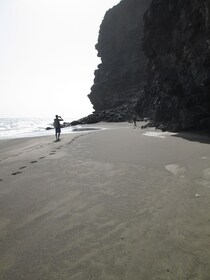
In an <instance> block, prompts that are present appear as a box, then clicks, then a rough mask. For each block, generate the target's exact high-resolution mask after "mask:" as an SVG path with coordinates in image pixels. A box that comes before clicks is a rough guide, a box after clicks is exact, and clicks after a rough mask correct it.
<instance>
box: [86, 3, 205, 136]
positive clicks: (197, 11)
mask: <svg viewBox="0 0 210 280" xmlns="http://www.w3.org/2000/svg"><path fill="white" fill-rule="evenodd" d="M96 49H97V50H98V56H99V57H101V60H102V63H101V64H100V65H99V66H98V69H97V70H96V71H95V80H94V85H93V86H92V88H91V93H90V94H89V98H90V101H91V103H92V104H93V107H94V109H95V112H94V113H93V115H91V116H89V117H88V118H86V119H84V120H83V121H84V122H97V121H101V120H104V121H125V120H129V119H130V118H131V117H132V115H133V114H134V112H135V111H136V112H137V113H138V116H139V117H149V118H150V119H151V120H152V123H153V124H154V125H156V126H158V127H159V128H162V129H167V130H173V131H176V130H187V129H206V128H208V129H209V127H210V0H176V1H174V0H153V1H152V0H122V1H121V2H120V3H119V4H118V5H116V6H115V7H113V8H112V9H110V10H109V11H108V12H107V13H106V15H105V17H104V20H103V22H102V24H101V27H100V32H99V38H98V44H97V45H96Z"/></svg>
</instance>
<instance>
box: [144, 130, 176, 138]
mask: <svg viewBox="0 0 210 280" xmlns="http://www.w3.org/2000/svg"><path fill="white" fill-rule="evenodd" d="M143 135H145V136H151V137H158V138H166V137H167V136H170V135H176V133H172V132H167V131H166V132H162V131H146V132H145V133H143Z"/></svg>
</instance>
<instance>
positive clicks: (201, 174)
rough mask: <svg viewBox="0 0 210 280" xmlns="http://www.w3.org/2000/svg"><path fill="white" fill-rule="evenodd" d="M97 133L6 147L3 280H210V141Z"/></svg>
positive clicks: (0, 147) (2, 163)
mask: <svg viewBox="0 0 210 280" xmlns="http://www.w3.org/2000/svg"><path fill="white" fill-rule="evenodd" d="M91 126H92V125H88V127H91ZM94 126H95V125H94ZM97 127H101V128H102V127H103V128H105V129H101V130H97V131H94V130H93V131H87V132H77V133H70V134H61V141H59V142H54V135H52V136H43V137H39V138H37V137H35V138H31V139H28V138H23V139H11V140H9V141H5V143H3V142H2V141H0V153H1V159H0V246H1V250H0V279H1V280H14V279H22V280H28V279H31V280H36V279H45V280H48V279H49V280H51V279H62V280H69V279H72V280H73V279H75V280H84V279H90V278H91V279H97V280H105V279H106V280H113V279H123V280H127V279H132V280H139V279H153V278H154V279H156V278H157V279H170V280H171V279H177V278H179V279H189V278H190V277H191V276H192V275H193V277H194V278H193V279H199V280H204V279H207V278H208V277H209V275H210V265H209V264H210V253H209V250H208V247H209V244H210V237H209V231H210V223H209V211H210V151H209V142H208V143H207V142H205V141H206V140H205V139H206V138H205V139H204V138H203V137H196V138H195V137H194V136H192V135H191V137H190V138H191V140H190V139H187V138H186V136H185V137H184V138H182V137H180V135H178V134H172V133H165V132H160V131H155V129H153V128H148V129H140V126H138V127H137V129H135V128H134V127H133V125H132V124H131V123H116V124H113V123H108V124H103V123H100V124H98V125H97ZM188 138H189V137H188ZM192 140H193V141H192ZM191 278H192V277H191Z"/></svg>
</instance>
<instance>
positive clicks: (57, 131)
mask: <svg viewBox="0 0 210 280" xmlns="http://www.w3.org/2000/svg"><path fill="white" fill-rule="evenodd" d="M60 121H63V119H62V118H61V116H58V115H56V116H55V119H54V123H53V125H54V128H55V139H56V141H59V140H60V134H61V124H60Z"/></svg>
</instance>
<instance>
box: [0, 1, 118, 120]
mask: <svg viewBox="0 0 210 280" xmlns="http://www.w3.org/2000/svg"><path fill="white" fill-rule="evenodd" d="M119 2H120V0H88V1H87V0H0V97H1V108H0V117H52V116H54V115H55V114H59V115H61V116H63V118H68V117H73V118H77V117H78V118H80V117H84V116H86V115H87V114H89V113H91V112H92V111H93V109H92V105H91V104H90V102H89V99H88V97H87V95H88V94H89V93H90V87H91V86H92V85H93V79H94V70H95V69H96V68H97V65H98V64H99V63H100V60H99V58H98V57H97V52H96V50H95V44H96V43H97V40H98V32H99V27H100V24H101V22H102V20H103V17H104V14H105V12H106V11H107V10H108V9H109V8H112V7H113V6H114V5H116V4H118V3H119Z"/></svg>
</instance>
